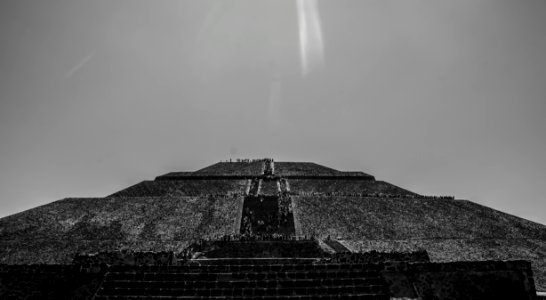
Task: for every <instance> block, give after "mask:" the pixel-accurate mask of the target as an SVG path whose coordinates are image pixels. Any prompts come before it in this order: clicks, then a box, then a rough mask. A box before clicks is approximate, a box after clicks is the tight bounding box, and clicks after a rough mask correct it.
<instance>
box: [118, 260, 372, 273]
mask: <svg viewBox="0 0 546 300" xmlns="http://www.w3.org/2000/svg"><path fill="white" fill-rule="evenodd" d="M195 263H196V264H190V265H184V266H111V267H110V268H109V271H110V272H127V273H130V272H143V273H165V274H168V273H188V272H219V273H221V272H289V271H338V270H339V271H342V270H366V271H376V270H380V269H381V267H380V266H379V265H370V264H343V263H341V264H327V263H325V264H311V263H305V262H302V263H297V264H205V265H198V264H197V262H195Z"/></svg>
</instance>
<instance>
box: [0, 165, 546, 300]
mask: <svg viewBox="0 0 546 300" xmlns="http://www.w3.org/2000/svg"><path fill="white" fill-rule="evenodd" d="M370 253H372V254H370ZM374 255H375V256H374ZM393 257H394V258H393ZM401 257H402V258H403V259H402V258H401ZM416 257H417V258H416ZM267 259H269V260H272V261H269V260H268V261H269V262H270V263H272V262H274V264H275V265H283V266H287V268H289V267H288V266H289V265H300V264H303V265H306V266H307V265H310V266H317V265H321V264H322V263H323V262H324V261H329V262H330V263H334V262H338V263H339V262H345V263H347V262H356V263H358V264H360V265H361V266H362V264H363V263H365V264H367V265H368V264H369V265H370V266H372V265H373V267H370V268H372V269H374V268H375V269H374V270H376V269H377V270H379V271H377V270H376V271H377V272H379V273H377V274H382V275H381V276H382V277H381V276H380V275H378V276H379V277H381V278H382V279H381V278H380V279H378V280H380V281H381V284H380V285H382V286H383V288H379V290H378V291H376V292H377V297H379V298H377V299H384V298H385V297H387V298H386V299H388V296H389V295H390V297H395V296H396V297H401V296H404V297H406V296H407V297H410V298H411V297H422V298H423V299H428V298H427V295H432V294H431V293H433V292H434V291H433V290H434V288H433V286H434V284H433V283H435V282H436V281H438V282H451V281H449V280H455V281H453V282H457V283H456V284H460V282H463V281H464V280H467V281H468V280H471V281H475V282H480V281H479V280H478V279H476V278H478V277H479V276H478V277H476V278H473V279H472V278H471V279H468V278H469V277H468V274H469V273H472V274H474V275H475V274H482V273H483V274H486V273H487V274H489V275H487V274H486V275H487V276H490V275H491V274H493V275H491V276H493V277H491V278H496V280H497V281H498V282H499V283H500V282H502V283H503V285H505V286H506V287H511V288H512V290H518V288H514V282H517V284H519V285H517V286H518V287H520V289H522V290H525V291H527V292H530V294H529V295H531V296H529V297H531V298H525V297H526V296H525V297H523V296H521V295H520V296H518V297H517V299H534V294H533V293H534V289H535V288H534V286H536V290H538V291H546V226H544V225H541V224H537V223H534V222H531V221H528V220H525V219H522V218H518V217H515V216H512V215H509V214H506V213H503V212H500V211H497V210H494V209H491V208H488V207H485V206H482V205H479V204H476V203H474V202H471V201H467V200H458V199H455V198H454V197H449V196H424V195H419V194H417V193H414V192H411V191H409V190H406V189H404V188H401V187H398V186H395V185H393V184H390V183H388V182H385V181H380V180H376V178H375V177H374V176H372V175H370V174H366V173H364V172H357V171H350V172H346V171H339V170H335V169H332V168H329V167H325V166H322V165H319V164H316V163H312V162H277V161H274V160H273V159H270V158H266V159H236V160H232V161H224V162H218V163H215V164H213V165H210V166H208V167H205V168H203V169H200V170H197V171H194V172H171V173H167V174H164V175H160V176H157V177H156V178H155V179H153V180H145V181H142V182H140V183H137V184H135V185H133V186H130V187H127V188H125V189H123V190H120V191H117V192H115V193H113V194H111V195H109V196H106V197H104V198H66V199H62V200H59V201H56V202H53V203H50V204H47V205H43V206H40V207H37V208H34V209H30V210H27V211H24V212H21V213H18V214H14V215H11V216H7V217H4V218H2V219H0V263H1V264H3V265H2V266H1V268H0V273H1V274H4V275H5V276H4V275H2V278H5V277H10V278H12V279H11V280H12V281H13V286H12V287H11V288H8V289H4V290H17V286H18V285H17V284H18V282H21V280H20V279H17V278H19V277H17V276H13V274H14V273H16V274H27V273H25V272H29V273H33V274H37V273H40V272H37V271H29V270H31V269H32V268H33V267H32V266H36V265H42V266H43V265H46V266H50V267H43V268H45V269H47V268H52V267H51V265H57V266H59V265H62V266H65V269H62V271H58V270H57V271H51V270H50V269H47V270H49V271H47V272H49V273H48V274H50V273H55V274H65V273H66V272H68V273H70V272H76V271H74V270H75V269H71V268H76V267H74V266H79V267H78V268H79V269H78V271H77V272H80V273H78V274H80V275H81V272H82V270H84V269H85V270H88V271H89V270H91V269H92V268H88V269H86V268H83V267H82V266H91V265H102V266H103V267H101V268H99V269H94V270H98V271H96V273H93V272H91V271H89V272H87V271H86V272H87V273H85V274H84V275H85V276H87V277H85V276H84V275H82V276H83V277H81V276H80V277H81V278H84V279H82V281H81V282H80V281H78V282H77V283H73V282H72V283H71V284H72V285H73V286H74V291H76V290H77V291H80V292H81V290H82V289H81V287H82V286H86V287H87V288H86V290H87V291H91V290H93V289H95V290H97V289H98V292H89V293H88V294H89V295H88V296H87V297H88V298H93V297H95V298H96V299H103V298H104V299H110V298H108V297H114V298H112V299H117V298H115V295H114V294H108V293H110V292H112V291H114V290H116V289H120V287H119V286H116V287H115V288H114V287H112V286H114V285H115V282H118V281H115V280H114V281H111V282H109V281H108V280H106V281H105V279H104V278H108V276H110V275H108V274H114V273H115V274H118V273H119V274H125V273H123V272H125V271H123V272H122V271H119V272H117V273H116V272H114V271H112V269H111V268H114V267H117V268H122V269H123V268H128V267H132V268H137V269H132V270H131V272H133V273H134V272H137V273H138V272H144V273H145V271H143V270H142V269H138V268H140V267H142V266H141V265H150V264H152V265H154V264H160V265H168V266H170V268H175V269H176V268H185V267H184V266H188V265H192V264H195V263H196V262H198V263H199V265H207V264H212V262H214V264H212V265H213V266H215V267H210V266H209V267H207V270H208V271H206V272H209V271H210V270H211V269H214V268H220V269H222V268H224V269H225V268H228V269H229V267H227V266H230V265H233V264H235V265H241V264H248V262H251V263H250V265H252V266H261V265H263V264H264V261H266V260H267ZM241 260H244V261H241ZM391 260H395V261H400V260H402V261H405V265H404V267H400V265H397V266H398V267H393V268H394V269H395V271H392V272H390V271H389V272H390V273H389V272H387V271H385V270H387V268H386V267H385V261H391ZM220 262H221V263H220ZM319 262H320V263H319ZM105 264H106V265H107V267H104V265H105ZM221 265H222V266H223V267H221ZM352 266H353V267H354V265H352ZM353 267H351V268H353ZM25 268H26V269H25ZM34 268H37V267H34ZM253 268H254V267H253ZM256 268H263V266H262V267H256ZM302 268H303V269H305V268H315V267H302ZM397 268H403V269H404V270H406V271H404V272H405V273H404V272H402V271H400V270H399V269H397ZM25 270H26V271H25ZM32 270H34V269H32ZM40 270H43V269H40ZM120 270H121V269H120ZM123 270H125V269H123ZM176 270H179V269H176ZM180 270H182V269H180ZM180 270H179V271H176V272H182V273H183V271H180ZM252 270H254V269H252ZM260 270H261V269H260ZM310 270H311V269H310ZM313 270H314V269H313ZM381 270H382V271H381ZM407 270H413V271H411V272H410V273H411V274H414V275H412V276H409V275H407V274H408V273H407V272H409V271H407ZM438 270H440V271H441V272H440V271H438ZM531 270H532V272H531ZM17 272H19V273H17ZM47 272H46V273H47ZM59 272H60V273H59ZM63 272H65V273H63ZM173 272H174V271H173ZM176 272H175V273H176ZM215 272H216V271H215ZM218 272H219V271H218ZM256 272H257V271H256ZM294 272H295V271H294ZM313 272H314V271H313ZM374 272H375V271H374ZM393 272H394V273H393ZM397 272H398V273H397ZM465 272H466V273H465ZM488 272H489V273H488ZM209 273H210V272H209ZM209 273H207V274H209ZM213 273H214V272H213ZM258 273H259V272H258ZM395 273H396V274H397V275H392V274H395ZM448 273H449V274H456V275H453V276H452V275H450V276H448V277H441V276H446V275H445V274H448ZM90 274H91V275H90ZM93 274H94V275H93ZM169 274H170V273H169ZM214 274H216V273H214ZM313 274H314V273H313ZM325 274H326V273H325ZM389 274H390V275H389ZM401 274H405V275H401ZM415 274H417V275H415ZM423 274H424V275H423ZM430 274H436V275H434V276H433V275H430ZM438 274H443V275H441V276H440V275H438ZM461 274H463V275H461ZM514 274H515V275H514ZM533 274H534V278H533ZM474 275H473V276H474ZM486 275H483V276H485V277H487V276H486ZM101 276H102V277H101ZM104 276H106V277H104ZM116 276H122V275H116ZM143 276H144V275H143ZM165 276H166V275H165ZM234 276H235V275H234ZM317 276H318V275H317ZM324 276H329V275H327V274H326V275H324ZM355 276H356V275H355ZM404 276H406V277H404ZM427 276H428V277H427ZM457 276H458V277H457ZM476 276H477V275H476ZM480 276H482V275H480ZM483 276H482V277H483ZM76 277H77V276H76ZM80 277H77V278H80ZM379 277H378V278H379ZM459 277H460V278H459ZM482 277H479V278H482ZM485 277H483V278H485ZM13 278H15V279H13ZM59 278H64V277H63V276H61V275H59ZM97 278H99V279H97ZM321 278H322V277H321ZM350 278H352V277H350ZM393 278H395V279H393ZM396 278H398V279H396ZM400 278H402V279H400ZM442 278H443V279H442ZM446 278H450V279H446ZM453 278H459V279H453ZM491 278H490V277H487V278H486V279H484V280H485V281H484V282H491ZM514 278H516V279H514ZM353 279H354V278H353ZM353 279H351V280H353ZM59 280H61V279H59ZM86 280H87V281H86ZM93 280H94V281H93ZM321 280H326V279H324V278H322V279H321ZM457 280H459V281H457ZM23 281H24V280H23ZM61 281H62V280H61ZM171 281H172V280H171ZM2 282H6V281H5V280H4V281H2ZM63 282H64V281H63ZM82 282H84V283H85V284H84V283H82ZM89 282H94V284H95V285H93V284H90V283H89ZM99 282H103V283H101V284H102V285H101V284H99ZM104 282H109V283H108V284H110V287H112V288H111V289H110V290H109V286H108V285H105V284H106V283H104ZM182 282H188V280H185V279H184V280H182ZM192 282H193V281H192ZM400 282H410V283H407V284H406V285H404V284H401V283H400ZM423 282H425V283H423ZM427 282H428V283H427ZM431 282H433V283H431ZM118 283H119V282H118ZM2 284H5V283H2ZM158 284H159V283H158ZM277 284H280V283H277ZM291 284H293V282H292V283H291ZM454 284H455V283H454ZM65 285H66V284H65ZM216 285H218V283H216ZM398 285H401V286H406V287H407V286H414V288H412V289H409V288H403V287H402V288H400V287H397V286H398ZM523 287H525V288H523ZM121 288H122V287H121ZM126 288H127V289H128V291H132V290H131V289H132V288H128V287H126ZM264 288H265V287H264ZM37 289H38V290H39V288H37ZM133 289H134V287H133ZM372 290H373V289H372ZM484 290H487V291H488V293H489V294H488V295H491V293H492V292H491V291H492V290H495V293H500V292H502V293H505V292H506V291H505V290H503V289H502V288H499V287H498V286H497V285H495V287H494V288H492V289H491V291H490V290H488V289H484ZM124 291H125V292H127V291H126V290H124ZM499 291H500V292H499ZM224 292H225V291H224ZM232 292H233V291H232ZM254 292H256V291H254ZM254 292H253V293H254ZM277 292H278V291H277ZM0 293H2V291H1V290H0ZM135 293H137V292H135ZM158 293H160V292H158ZM219 293H221V292H219ZM256 293H257V292H256ZM264 293H267V291H266V292H264ZM279 293H280V292H279ZM310 293H311V292H310V290H306V291H305V292H301V293H300V294H297V293H295V294H294V295H300V296H301V295H311V294H310ZM345 293H349V294H351V293H353V294H355V295H357V294H358V293H357V292H356V290H354V289H353V290H351V292H347V291H345V290H343V292H341V290H338V292H336V293H334V294H336V295H341V294H345ZM475 293H478V292H475ZM137 294H138V293H137ZM369 294H370V295H371V294H373V293H372V292H370V293H369ZM524 294H525V293H524ZM124 295H125V296H127V294H124ZM129 295H131V294H130V293H129ZM158 295H159V294H158ZM196 295H197V294H196ZM200 295H201V294H200ZM253 295H257V294H253ZM276 295H277V296H279V295H280V294H276ZM522 295H523V294H522ZM525 295H527V294H525ZM0 296H1V294H0ZM134 296H135V297H137V296H138V295H136V294H135V295H134ZM171 296H172V295H171ZM201 296H203V295H201ZM208 296H210V295H208ZM232 296H233V295H232ZM101 297H103V298H101ZM381 297H383V298H381ZM522 297H523V298H522ZM82 298H85V297H83V296H82ZM470 298H472V297H470ZM135 299H136V298H135ZM370 299H376V298H370ZM431 299H432V298H431ZM514 299H515V298H514Z"/></svg>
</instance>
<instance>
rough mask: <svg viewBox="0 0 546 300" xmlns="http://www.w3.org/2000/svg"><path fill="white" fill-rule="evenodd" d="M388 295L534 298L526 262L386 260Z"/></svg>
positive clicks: (445, 297)
mask: <svg viewBox="0 0 546 300" xmlns="http://www.w3.org/2000/svg"><path fill="white" fill-rule="evenodd" d="M382 275H383V277H384V278H385V280H386V281H387V283H388V285H389V291H390V295H391V297H394V298H411V299H415V298H419V299H535V295H536V290H535V285H534V279H533V276H532V271H531V265H530V263H529V262H526V261H506V262H505V261H485V262H454V263H406V262H397V263H386V264H385V267H384V271H383V272H382Z"/></svg>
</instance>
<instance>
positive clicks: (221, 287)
mask: <svg viewBox="0 0 546 300" xmlns="http://www.w3.org/2000/svg"><path fill="white" fill-rule="evenodd" d="M380 269H382V265H380V264H369V265H363V264H331V263H320V262H319V261H318V260H314V259H246V260H245V259H220V260H204V261H201V262H199V261H195V260H194V261H190V262H188V263H187V264H186V265H181V266H149V267H146V266H140V267H135V266H132V267H131V266H112V267H110V268H109V270H108V272H107V273H106V274H105V279H104V281H103V283H102V285H101V287H100V289H99V290H98V291H97V294H96V296H95V298H94V299H97V300H106V299H253V298H260V299H347V298H350V299H389V297H388V293H387V288H386V284H385V282H384V280H383V278H382V277H381V274H380V272H379V271H380Z"/></svg>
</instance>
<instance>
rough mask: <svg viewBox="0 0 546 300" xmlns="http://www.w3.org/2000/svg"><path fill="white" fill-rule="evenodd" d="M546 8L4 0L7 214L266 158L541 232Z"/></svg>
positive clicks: (490, 0) (1, 149) (279, 0)
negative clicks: (323, 169)
mask: <svg viewBox="0 0 546 300" xmlns="http://www.w3.org/2000/svg"><path fill="white" fill-rule="evenodd" d="M545 29H546V1H543V0H522V1H513V0H457V1H448V0H434V1H432V0H429V1H424V0H403V1H402V0H399V1H393V0H374V1H371V0H335V1H332V0H330V1H327V0H222V1H221V0H176V1H175V0H173V1H168V0H158V1H147V0H94V1H83V0H41V1H35V0H2V1H0V217H3V216H6V215H10V214H13V213H16V212H20V211H23V210H26V209H30V208H33V207H36V206H38V205H43V204H46V203H49V202H52V201H55V200H59V199H62V198H65V197H102V196H106V195H109V194H112V193H114V192H115V191H118V190H120V189H123V188H125V187H127V186H129V185H132V184H135V183H137V182H140V181H142V180H147V179H153V178H154V177H155V176H157V175H160V174H164V173H167V172H171V171H192V170H197V169H200V168H202V167H205V166H207V165H210V164H212V163H215V162H218V161H220V160H226V159H229V158H258V157H273V158H274V159H275V160H277V161H313V162H316V163H319V164H323V165H325V166H329V167H332V168H335V169H339V170H345V171H363V172H366V173H369V174H372V175H374V176H375V177H376V178H377V179H378V180H385V181H388V182H391V183H393V184H396V185H398V186H401V187H404V188H407V189H409V190H412V191H415V192H417V193H421V194H426V195H453V196H455V197H456V198H458V199H468V200H471V201H474V202H476V203H479V204H482V205H486V206H489V207H492V208H495V209H498V210H501V211H504V212H507V213H510V214H513V215H516V216H519V217H523V218H526V219H529V220H533V221H535V222H539V223H542V224H546V214H545V213H544V212H546V192H545V190H544V189H543V185H544V184H545V183H546V158H545V154H546V118H545V117H544V116H545V115H546V59H544V56H545V54H546V35H545V34H544V30H545Z"/></svg>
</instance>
